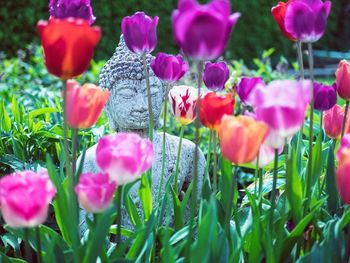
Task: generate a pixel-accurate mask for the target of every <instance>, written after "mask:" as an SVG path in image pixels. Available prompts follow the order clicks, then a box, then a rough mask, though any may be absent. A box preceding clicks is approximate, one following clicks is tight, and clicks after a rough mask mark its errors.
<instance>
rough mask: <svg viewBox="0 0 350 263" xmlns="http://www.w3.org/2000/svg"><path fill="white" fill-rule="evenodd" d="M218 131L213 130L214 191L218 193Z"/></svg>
mask: <svg viewBox="0 0 350 263" xmlns="http://www.w3.org/2000/svg"><path fill="white" fill-rule="evenodd" d="M216 138H217V136H216V132H215V131H214V132H213V162H214V163H213V165H214V166H213V192H214V194H216V192H217V190H218V186H217V185H218V176H217V147H216V146H217V145H216V144H217V142H216V141H217V140H216Z"/></svg>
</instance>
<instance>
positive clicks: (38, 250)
mask: <svg viewBox="0 0 350 263" xmlns="http://www.w3.org/2000/svg"><path fill="white" fill-rule="evenodd" d="M35 235H36V247H37V254H38V263H41V262H43V259H42V255H41V240H40V229H39V226H37V227H36V228H35Z"/></svg>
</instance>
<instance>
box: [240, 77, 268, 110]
mask: <svg viewBox="0 0 350 263" xmlns="http://www.w3.org/2000/svg"><path fill="white" fill-rule="evenodd" d="M258 84H261V85H265V82H264V80H263V79H262V78H261V77H253V78H248V77H243V78H241V80H240V81H239V83H238V85H237V94H238V96H239V98H240V100H241V101H242V102H243V103H244V104H251V100H252V99H251V98H249V97H250V94H251V93H252V92H253V90H254V89H255V88H256V87H257V86H258Z"/></svg>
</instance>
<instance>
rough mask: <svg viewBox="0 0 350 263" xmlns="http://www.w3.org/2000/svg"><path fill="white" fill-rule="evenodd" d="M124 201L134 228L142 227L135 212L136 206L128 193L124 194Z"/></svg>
mask: <svg viewBox="0 0 350 263" xmlns="http://www.w3.org/2000/svg"><path fill="white" fill-rule="evenodd" d="M124 200H125V207H126V211H127V213H128V215H129V218H130V220H131V222H132V224H133V225H134V226H135V227H140V226H142V221H141V219H140V216H139V214H138V212H137V209H136V206H135V204H134V202H133V201H132V199H131V197H130V195H129V194H128V193H126V195H125V197H124Z"/></svg>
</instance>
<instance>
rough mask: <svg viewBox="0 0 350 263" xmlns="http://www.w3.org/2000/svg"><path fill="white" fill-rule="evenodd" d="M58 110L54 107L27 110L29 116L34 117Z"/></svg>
mask: <svg viewBox="0 0 350 263" xmlns="http://www.w3.org/2000/svg"><path fill="white" fill-rule="evenodd" d="M58 111H59V110H58V109H56V108H41V109H37V110H33V111H31V112H29V118H31V119H32V118H35V117H38V116H40V115H43V114H47V113H53V112H58Z"/></svg>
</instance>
